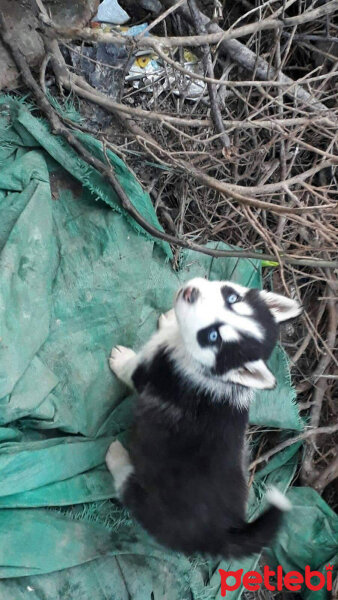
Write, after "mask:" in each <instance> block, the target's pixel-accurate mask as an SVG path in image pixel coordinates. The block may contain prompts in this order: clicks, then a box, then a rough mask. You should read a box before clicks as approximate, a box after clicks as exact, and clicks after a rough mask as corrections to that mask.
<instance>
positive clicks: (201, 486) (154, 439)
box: [106, 278, 301, 557]
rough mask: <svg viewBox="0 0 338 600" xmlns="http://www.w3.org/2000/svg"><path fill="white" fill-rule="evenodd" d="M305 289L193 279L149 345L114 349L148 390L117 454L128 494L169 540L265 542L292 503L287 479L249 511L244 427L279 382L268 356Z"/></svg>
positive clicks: (212, 548)
mask: <svg viewBox="0 0 338 600" xmlns="http://www.w3.org/2000/svg"><path fill="white" fill-rule="evenodd" d="M300 311H301V308H300V306H299V305H298V303H297V302H296V301H294V300H291V299H289V298H284V297H283V296H279V295H277V294H273V293H271V292H266V291H260V290H257V289H248V288H245V287H243V286H240V285H238V284H235V283H231V282H227V281H207V280H205V279H200V278H198V279H193V280H191V281H190V282H189V283H188V284H186V286H184V287H183V288H182V289H180V290H179V291H178V294H177V296H176V299H175V305H174V310H172V311H169V313H167V314H165V315H162V316H161V317H160V321H159V330H158V331H157V333H155V334H154V336H153V337H152V338H151V340H150V341H149V342H148V343H147V344H146V345H145V346H144V347H143V349H142V350H141V351H140V353H139V354H135V353H134V352H133V351H132V350H130V349H128V348H124V347H122V346H116V347H115V348H113V350H112V353H111V357H110V366H111V369H112V370H113V371H114V373H115V374H116V375H117V376H118V377H119V378H120V379H121V380H122V381H124V382H125V383H126V384H127V385H129V386H131V387H133V388H135V389H136V391H137V392H138V401H137V407H136V415H135V426H134V433H133V437H132V442H131V446H130V453H128V452H127V451H126V450H125V449H124V448H123V446H122V445H121V444H120V442H118V441H116V442H113V443H112V444H111V446H110V448H109V451H108V453H107V457H106V461H107V466H108V468H109V470H110V471H111V473H112V475H113V477H114V480H115V487H116V490H117V492H118V494H119V497H120V499H121V501H122V502H123V503H124V504H125V505H126V506H127V507H129V509H130V510H131V511H132V513H133V514H134V516H135V517H136V519H138V521H139V522H140V523H141V524H142V525H143V526H144V527H145V529H147V531H148V532H149V533H150V534H152V535H153V536H154V537H155V538H156V539H157V540H158V541H159V542H161V543H162V544H164V545H166V546H168V547H170V548H172V549H174V550H179V551H182V552H186V553H194V552H202V553H208V554H212V555H222V556H224V557H228V556H231V557H241V556H244V555H248V554H251V553H254V552H259V551H260V550H261V549H262V547H263V546H265V545H267V544H269V543H270V541H271V540H272V538H273V536H274V534H275V533H276V531H277V528H278V525H279V522H280V518H281V514H282V511H283V510H287V509H288V508H289V506H288V501H287V500H286V498H285V497H284V496H283V495H282V494H281V493H280V492H278V490H275V489H273V490H270V492H269V493H268V499H269V501H270V504H271V505H270V507H269V508H268V510H267V511H266V512H264V513H263V514H262V515H261V516H260V517H259V518H258V519H257V520H256V521H254V522H251V523H247V522H246V521H245V512H246V502H247V476H246V472H245V466H244V463H245V456H244V455H245V432H246V427H247V423H248V408H249V403H250V400H251V398H252V395H253V392H254V389H255V388H259V389H265V388H273V387H274V386H275V379H274V376H273V375H272V373H271V372H270V371H269V369H268V367H267V365H266V362H265V361H266V360H267V359H268V358H269V356H270V354H271V352H272V350H273V348H274V346H275V344H276V341H277V336H278V323H279V322H280V321H284V320H286V319H290V318H292V317H295V316H297V315H298V314H299V313H300Z"/></svg>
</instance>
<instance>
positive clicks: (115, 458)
mask: <svg viewBox="0 0 338 600" xmlns="http://www.w3.org/2000/svg"><path fill="white" fill-rule="evenodd" d="M106 464H107V467H108V469H109V471H110V472H111V474H112V476H113V478H114V485H115V490H116V493H117V496H118V497H120V496H121V494H122V488H123V486H124V484H125V482H126V481H127V479H128V477H129V475H130V474H131V473H133V471H134V468H133V466H132V464H131V462H130V458H129V453H128V452H127V450H126V449H125V448H124V447H123V446H122V444H121V442H119V441H118V440H116V441H115V442H113V443H112V444H110V446H109V448H108V452H107V454H106Z"/></svg>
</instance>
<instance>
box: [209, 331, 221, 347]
mask: <svg viewBox="0 0 338 600" xmlns="http://www.w3.org/2000/svg"><path fill="white" fill-rule="evenodd" d="M218 336H219V333H218V331H217V329H212V330H211V331H209V333H208V340H209V342H210V343H211V344H214V343H215V342H217V340H218Z"/></svg>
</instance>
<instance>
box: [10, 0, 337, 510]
mask: <svg viewBox="0 0 338 600" xmlns="http://www.w3.org/2000/svg"><path fill="white" fill-rule="evenodd" d="M36 4H37V11H38V13H39V19H40V21H41V28H42V30H43V39H44V44H45V50H46V59H45V60H44V61H43V64H42V66H41V72H40V84H38V83H37V82H36V81H35V80H34V78H33V77H32V75H31V73H30V70H29V68H28V66H27V63H25V59H24V57H23V56H22V54H21V55H20V51H19V50H18V48H17V47H16V44H15V40H14V36H13V35H11V32H10V31H9V30H8V28H6V23H5V20H4V19H2V28H3V35H4V39H5V41H6V43H7V45H9V46H10V47H11V51H12V53H13V56H14V58H15V61H16V63H17V65H18V66H19V68H20V70H21V72H22V74H23V77H24V80H25V84H26V85H28V86H29V87H30V88H31V89H32V90H33V92H34V94H35V96H36V98H37V100H38V102H39V104H40V107H41V108H42V110H43V111H44V112H45V113H46V114H47V116H48V117H49V119H50V120H51V123H52V126H53V128H54V131H56V132H58V133H61V134H63V135H65V136H66V138H67V140H68V141H69V142H70V143H73V145H75V146H76V148H77V150H78V151H79V152H81V147H80V144H79V142H78V141H76V140H75V137H74V135H73V133H72V130H73V129H74V128H75V127H76V125H75V124H74V123H71V122H69V121H68V120H65V119H63V122H62V117H60V115H58V114H57V113H56V111H55V110H54V109H53V107H52V106H51V105H50V103H49V100H48V98H50V91H48V90H47V88H46V82H47V83H48V82H50V81H51V79H50V78H52V83H53V82H55V83H56V85H57V87H53V85H52V87H51V88H50V89H51V90H54V93H55V94H57V93H60V94H61V96H63V95H64V93H65V90H67V92H68V93H69V94H70V97H71V98H72V99H77V100H78V102H79V106H80V109H81V111H82V112H83V114H86V115H88V114H90V111H92V113H93V111H94V114H95V111H96V110H97V107H98V106H99V107H101V108H103V109H104V110H105V111H106V114H109V115H110V116H111V117H112V120H111V122H110V124H109V125H108V126H107V127H106V128H105V129H100V130H99V131H97V132H96V134H97V136H98V137H100V138H101V139H102V141H103V142H104V144H105V145H106V147H110V148H112V149H113V150H114V151H115V152H116V153H118V154H119V155H120V156H122V157H123V159H124V160H125V161H126V162H127V163H128V164H129V165H130V166H131V167H132V168H133V169H134V171H135V172H136V173H137V175H138V177H139V178H140V180H141V181H142V183H143V185H144V186H145V187H146V188H147V189H148V191H149V192H150V194H151V196H152V198H153V200H154V205H155V208H156V211H157V214H158V217H159V219H160V221H161V223H162V225H163V227H164V230H165V231H166V235H162V234H160V233H159V232H157V233H156V232H154V231H153V230H152V229H149V228H148V230H150V231H151V232H152V233H156V235H161V236H162V237H164V238H165V239H167V240H168V241H170V242H171V243H172V244H173V248H174V249H178V247H179V246H190V247H194V248H196V246H197V244H203V243H205V242H206V241H210V240H215V241H218V240H219V241H224V242H226V243H227V244H230V245H235V246H239V247H240V248H242V249H243V251H242V255H243V256H247V257H259V258H263V259H265V260H268V261H274V262H275V263H278V266H277V267H275V268H273V269H272V268H271V266H270V267H268V268H267V269H266V271H265V274H266V279H267V282H268V283H270V282H271V278H272V280H273V285H274V289H275V290H276V291H278V290H279V291H281V293H286V294H289V295H291V296H294V297H298V298H299V299H300V301H301V302H302V304H303V306H304V316H303V319H302V320H300V321H299V323H298V325H297V326H295V325H292V326H291V325H290V326H288V327H287V328H286V329H285V330H284V331H283V344H284V345H285V346H286V348H287V350H288V351H289V354H290V357H291V361H292V365H293V374H294V378H295V381H296V384H297V389H298V391H299V400H300V408H301V411H303V412H302V414H303V415H306V416H307V417H308V425H309V427H310V428H311V431H310V435H307V437H306V440H305V444H306V446H305V453H304V458H303V465H302V472H301V479H302V481H303V483H305V484H307V485H312V486H313V487H315V488H316V489H317V490H318V491H320V492H321V493H322V492H324V494H325V495H326V499H327V500H328V501H329V502H330V503H331V504H335V503H337V497H334V487H333V484H332V482H333V481H334V479H335V478H336V477H337V475H338V455H337V450H336V445H335V443H334V439H333V434H334V432H337V431H338V425H337V417H338V409H337V405H336V404H335V403H334V389H335V383H336V381H337V368H336V367H337V358H336V356H335V344H336V328H337V320H336V306H335V292H336V290H337V279H336V272H335V267H337V262H335V260H336V256H337V228H336V219H337V209H336V206H337V204H336V203H337V178H336V166H337V163H338V157H337V144H338V125H337V124H338V119H337V116H338V115H337V112H338V107H337V81H338V77H337V76H338V70H337V65H338V36H337V29H338V28H337V25H335V22H334V17H335V13H337V10H338V2H337V1H329V2H316V1H313V2H311V0H305V1H303V0H287V1H284V2H283V1H279V0H268V1H265V2H263V1H262V0H253V1H251V0H240V1H238V2H227V3H225V2H224V3H223V5H222V3H220V2H218V1H217V0H215V1H214V2H211V3H207V2H202V1H201V2H200V3H199V6H197V4H196V2H195V0H188V1H187V2H183V1H182V0H179V1H178V2H175V1H174V0H164V1H162V2H161V4H162V11H161V12H160V13H159V15H158V16H157V17H156V18H155V17H154V18H153V19H152V22H151V24H150V25H149V26H148V33H149V35H148V36H145V35H143V34H140V35H139V36H136V37H134V38H126V37H125V36H122V35H120V34H118V33H114V32H113V33H106V32H104V31H102V30H94V29H89V28H84V29H82V28H81V29H65V28H60V27H57V26H56V25H55V24H54V23H53V20H52V19H51V17H50V15H49V13H48V11H46V9H45V7H44V4H43V3H42V2H41V0H37V1H36ZM136 4H138V5H140V6H141V7H142V6H143V5H146V4H147V2H140V3H133V2H132V1H131V0H129V1H128V2H121V5H123V6H125V7H126V8H129V9H130V6H132V5H135V6H136ZM139 8H140V7H139ZM129 12H130V14H133V13H132V12H131V10H129ZM144 16H146V12H144ZM148 18H149V14H148ZM97 43H111V44H115V45H116V46H117V47H122V46H123V47H125V48H126V49H127V50H128V53H129V54H128V60H129V58H130V56H132V55H133V53H135V51H136V50H138V49H140V48H141V49H147V50H148V51H149V53H151V54H152V55H153V56H156V58H158V59H160V60H161V61H162V63H163V65H164V68H163V69H162V71H161V73H160V74H159V76H158V78H157V79H154V78H153V79H152V80H151V82H149V81H147V79H143V82H142V84H141V85H139V87H138V88H137V89H135V88H134V87H133V86H132V83H130V82H128V81H124V82H123V85H122V87H121V88H120V89H119V90H118V92H117V93H116V95H115V96H113V97H112V96H108V95H107V94H105V93H104V92H102V91H99V90H98V89H94V88H93V87H92V86H91V85H90V84H89V83H88V81H85V79H84V78H83V74H82V73H81V72H80V71H79V70H76V69H74V68H73V66H71V63H70V61H69V60H67V56H68V57H69V54H68V55H67V49H68V51H69V49H70V50H71V51H72V52H76V53H78V54H79V55H81V54H83V51H84V48H85V47H86V46H88V45H91V44H93V45H95V44H97ZM184 48H185V49H189V50H190V51H192V52H194V53H195V54H196V56H197V58H198V59H199V60H200V62H201V65H202V68H201V72H200V73H196V72H192V71H191V70H187V68H186V65H185V63H184V61H183V60H182V57H183V49H184ZM60 49H61V50H62V51H61V50H60ZM65 57H66V60H65ZM128 60H127V61H126V62H125V65H124V66H123V69H124V70H123V74H124V75H125V74H126V70H127V66H126V65H127V63H128ZM128 64H129V63H128ZM103 67H104V65H103ZM123 79H124V78H123ZM173 82H174V83H173ZM192 82H199V83H200V90H201V91H200V94H199V96H198V97H197V98H196V97H195V98H194V101H192V100H191V99H190V86H191V83H192ZM201 82H202V84H201ZM149 90H150V91H151V93H149ZM90 107H91V108H90ZM94 107H96V108H94ZM78 126H79V127H80V128H81V127H82V128H83V126H81V125H78ZM87 159H89V158H88V157H87ZM98 162H99V161H96V162H95V166H96V167H97V168H99V169H101V170H102V171H104V172H105V173H106V174H107V170H108V168H107V165H104V164H103V163H101V165H100V164H98ZM93 164H94V163H93ZM109 177H110V181H111V183H112V184H113V185H114V184H115V185H116V179H115V178H114V174H113V173H110V174H109ZM117 191H118V193H120V197H121V201H122V203H123V204H124V206H125V208H126V209H127V210H129V211H130V212H131V213H132V214H133V215H134V216H135V217H136V218H139V217H138V215H135V211H134V212H133V208H132V206H131V205H130V203H129V204H128V199H127V198H125V197H123V191H121V190H119V189H118V190H117ZM204 251H205V250H204ZM208 252H209V253H212V252H213V251H211V250H209V251H208ZM214 253H215V255H216V254H217V251H215V252H214ZM219 254H221V253H219ZM232 254H236V251H234V252H233V253H232ZM238 254H239V252H237V255H238ZM177 257H178V254H177V252H176V258H177ZM323 426H324V427H326V429H325V430H323V432H324V431H325V432H326V434H328V433H330V434H331V435H330V436H329V435H322V436H321V435H319V434H320V430H319V432H317V428H318V427H323ZM326 430H327V431H326ZM307 433H309V432H307ZM262 450H263V452H264V450H265V449H264V448H263V449H262ZM258 458H259V457H258ZM263 458H264V456H263Z"/></svg>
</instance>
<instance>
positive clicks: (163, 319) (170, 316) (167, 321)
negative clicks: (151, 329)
mask: <svg viewBox="0 0 338 600" xmlns="http://www.w3.org/2000/svg"><path fill="white" fill-rule="evenodd" d="M175 323H176V315H175V311H174V309H173V308H172V309H171V310H168V312H166V313H163V314H162V315H161V316H160V318H159V320H158V328H159V329H163V328H164V327H171V326H172V325H174V324H175Z"/></svg>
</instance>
